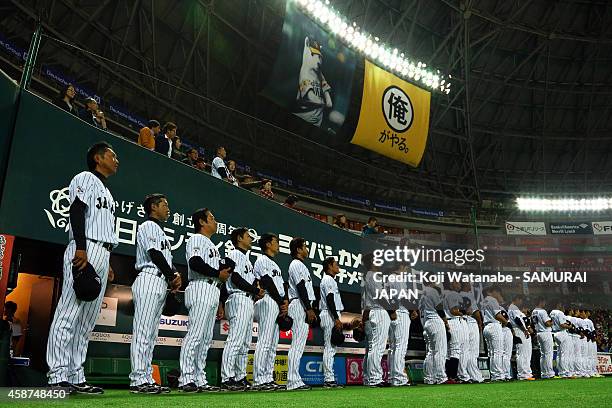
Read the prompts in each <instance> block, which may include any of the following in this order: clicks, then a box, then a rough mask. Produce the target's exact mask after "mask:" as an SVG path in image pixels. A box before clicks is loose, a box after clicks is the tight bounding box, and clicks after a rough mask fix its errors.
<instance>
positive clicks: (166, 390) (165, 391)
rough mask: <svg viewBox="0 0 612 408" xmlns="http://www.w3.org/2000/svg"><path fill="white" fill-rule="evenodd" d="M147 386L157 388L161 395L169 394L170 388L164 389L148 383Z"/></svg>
mask: <svg viewBox="0 0 612 408" xmlns="http://www.w3.org/2000/svg"><path fill="white" fill-rule="evenodd" d="M149 385H150V386H151V387H157V388H159V392H160V393H162V394H169V393H170V387H165V386H163V385H160V384H157V383H150V384H149Z"/></svg>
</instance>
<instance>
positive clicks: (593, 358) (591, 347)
mask: <svg viewBox="0 0 612 408" xmlns="http://www.w3.org/2000/svg"><path fill="white" fill-rule="evenodd" d="M582 313H583V318H584V321H585V323H586V327H587V330H588V331H589V336H588V339H589V342H588V364H587V366H588V372H589V374H590V375H591V377H603V376H602V375H601V374H599V372H598V371H597V342H596V341H595V334H596V333H595V325H594V324H593V321H592V320H591V319H590V317H591V312H589V311H588V310H583V312H582Z"/></svg>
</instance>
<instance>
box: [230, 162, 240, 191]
mask: <svg viewBox="0 0 612 408" xmlns="http://www.w3.org/2000/svg"><path fill="white" fill-rule="evenodd" d="M227 178H228V180H229V182H230V183H232V184H233V185H235V186H236V187H238V186H239V183H238V176H237V175H236V162H235V161H233V160H228V162H227Z"/></svg>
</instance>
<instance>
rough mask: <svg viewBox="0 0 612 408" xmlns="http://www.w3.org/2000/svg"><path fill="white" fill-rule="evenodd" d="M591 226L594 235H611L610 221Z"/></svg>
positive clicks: (598, 222)
mask: <svg viewBox="0 0 612 408" xmlns="http://www.w3.org/2000/svg"><path fill="white" fill-rule="evenodd" d="M591 225H592V228H593V234H595V235H612V221H597V222H593V223H591Z"/></svg>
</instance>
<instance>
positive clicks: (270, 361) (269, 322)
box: [253, 254, 285, 385]
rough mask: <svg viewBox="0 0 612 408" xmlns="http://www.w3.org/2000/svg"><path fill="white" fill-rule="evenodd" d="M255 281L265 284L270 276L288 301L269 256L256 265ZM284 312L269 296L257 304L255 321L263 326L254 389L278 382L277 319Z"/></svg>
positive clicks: (277, 271) (255, 365)
mask: <svg viewBox="0 0 612 408" xmlns="http://www.w3.org/2000/svg"><path fill="white" fill-rule="evenodd" d="M253 272H254V274H255V279H259V280H261V278H263V277H264V276H269V277H270V278H271V279H272V282H274V286H275V287H276V290H277V291H278V294H279V295H280V297H281V298H283V299H284V298H285V286H284V283H285V282H284V281H283V276H282V274H281V269H280V267H279V266H278V264H277V263H276V262H274V260H273V259H272V258H270V257H269V256H268V255H265V254H264V255H262V256H260V257H259V258H257V260H256V261H255V265H253ZM279 312H280V309H279V305H278V303H276V302H275V301H274V299H272V297H271V296H270V295H269V294H268V293H266V294H265V296H264V297H263V298H261V299H259V300H258V301H257V302H255V319H256V320H257V322H258V324H259V333H258V339H257V345H256V346H255V356H254V358H253V380H254V385H262V384H267V383H270V382H273V381H274V358H275V357H276V347H277V346H278V336H279V329H278V324H277V323H276V318H277V317H278V314H279Z"/></svg>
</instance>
